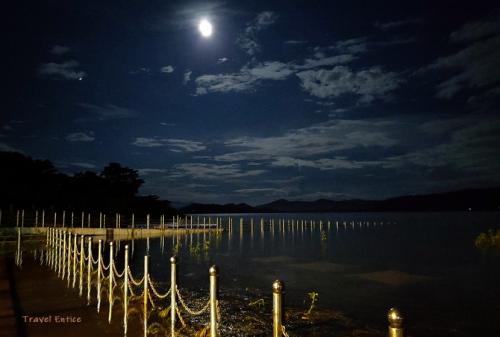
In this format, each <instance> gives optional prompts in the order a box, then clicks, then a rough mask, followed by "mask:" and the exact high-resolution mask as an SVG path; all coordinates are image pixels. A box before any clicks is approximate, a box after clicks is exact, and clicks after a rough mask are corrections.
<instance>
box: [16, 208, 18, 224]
mask: <svg viewBox="0 0 500 337" xmlns="http://www.w3.org/2000/svg"><path fill="white" fill-rule="evenodd" d="M16 227H19V210H17V213H16Z"/></svg>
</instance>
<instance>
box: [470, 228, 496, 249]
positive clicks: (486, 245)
mask: <svg viewBox="0 0 500 337" xmlns="http://www.w3.org/2000/svg"><path fill="white" fill-rule="evenodd" d="M474 244H475V246H476V248H479V249H491V248H497V249H499V248H500V229H497V230H496V232H495V231H494V230H493V229H490V230H489V231H488V232H486V233H481V234H479V235H478V236H477V237H476V240H475V242H474Z"/></svg>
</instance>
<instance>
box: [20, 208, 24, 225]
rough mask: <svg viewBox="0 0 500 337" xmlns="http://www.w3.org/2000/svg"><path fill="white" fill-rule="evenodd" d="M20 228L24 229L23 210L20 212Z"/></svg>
mask: <svg viewBox="0 0 500 337" xmlns="http://www.w3.org/2000/svg"><path fill="white" fill-rule="evenodd" d="M21 227H24V209H23V210H22V211H21Z"/></svg>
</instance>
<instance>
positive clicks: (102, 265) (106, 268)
mask: <svg viewBox="0 0 500 337" xmlns="http://www.w3.org/2000/svg"><path fill="white" fill-rule="evenodd" d="M109 265H110V264H109V263H108V266H107V267H106V265H105V264H104V260H103V259H101V267H102V269H104V270H108V269H109Z"/></svg>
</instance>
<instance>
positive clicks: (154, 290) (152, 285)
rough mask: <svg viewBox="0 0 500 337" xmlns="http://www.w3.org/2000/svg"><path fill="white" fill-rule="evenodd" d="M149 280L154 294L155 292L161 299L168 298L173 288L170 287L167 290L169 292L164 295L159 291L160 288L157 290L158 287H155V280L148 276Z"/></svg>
mask: <svg viewBox="0 0 500 337" xmlns="http://www.w3.org/2000/svg"><path fill="white" fill-rule="evenodd" d="M148 282H149V283H148V284H149V287H150V288H151V290H152V291H153V294H154V295H155V296H156V297H158V298H159V299H164V298H166V297H167V296H168V295H170V291H171V290H172V288H170V289H169V290H168V291H167V293H165V294H163V295H162V294H160V293H159V292H158V290H156V288H155V286H154V284H153V280H151V279H150V278H148Z"/></svg>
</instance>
